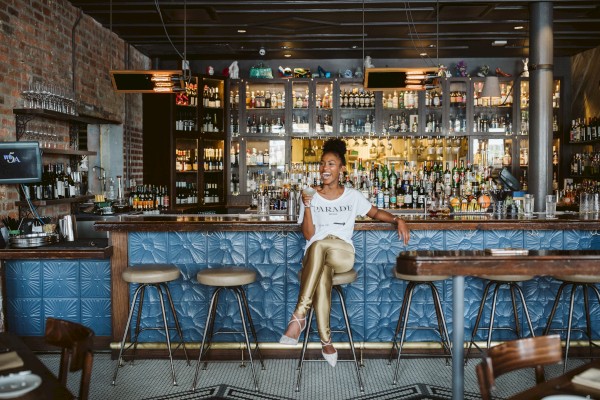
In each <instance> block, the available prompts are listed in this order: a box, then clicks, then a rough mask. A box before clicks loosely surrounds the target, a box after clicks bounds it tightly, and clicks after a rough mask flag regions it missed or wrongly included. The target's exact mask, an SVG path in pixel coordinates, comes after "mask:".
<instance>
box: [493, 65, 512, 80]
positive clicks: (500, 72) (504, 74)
mask: <svg viewBox="0 0 600 400" xmlns="http://www.w3.org/2000/svg"><path fill="white" fill-rule="evenodd" d="M496 75H497V76H503V77H505V78H508V77H510V76H512V74H509V73H508V72H504V71H502V70H501V69H500V67H498V68H496Z"/></svg>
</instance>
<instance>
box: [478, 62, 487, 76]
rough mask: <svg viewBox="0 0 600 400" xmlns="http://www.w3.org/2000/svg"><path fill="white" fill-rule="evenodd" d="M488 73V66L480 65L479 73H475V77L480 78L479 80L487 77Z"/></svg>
mask: <svg viewBox="0 0 600 400" xmlns="http://www.w3.org/2000/svg"><path fill="white" fill-rule="evenodd" d="M489 73H490V66H489V65H482V66H481V67H479V71H477V76H479V77H481V78H485V77H486V76H488V75H489Z"/></svg>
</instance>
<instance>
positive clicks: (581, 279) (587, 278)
mask: <svg viewBox="0 0 600 400" xmlns="http://www.w3.org/2000/svg"><path fill="white" fill-rule="evenodd" d="M555 278H556V279H560V280H561V281H566V282H573V283H599V282H600V276H598V275H564V276H555Z"/></svg>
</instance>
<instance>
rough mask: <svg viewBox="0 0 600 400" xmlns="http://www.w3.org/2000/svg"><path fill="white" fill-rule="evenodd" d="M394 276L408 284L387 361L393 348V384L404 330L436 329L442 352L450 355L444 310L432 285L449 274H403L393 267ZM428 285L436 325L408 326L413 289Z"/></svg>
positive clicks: (396, 373)
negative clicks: (395, 350) (434, 326)
mask: <svg viewBox="0 0 600 400" xmlns="http://www.w3.org/2000/svg"><path fill="white" fill-rule="evenodd" d="M394 276H395V277H396V278H397V279H401V280H404V281H408V285H407V286H406V291H405V292H404V298H403V299H402V306H401V307H400V315H399V316H398V324H397V325H396V330H395V331H394V338H393V339H392V348H391V350H390V356H389V363H390V364H391V362H392V357H393V354H394V349H397V350H398V356H397V358H396V368H395V371H394V381H393V384H394V385H395V384H396V383H397V381H398V370H399V368H400V356H401V355H402V346H403V345H404V339H405V338H406V330H407V328H410V329H428V330H433V331H436V332H437V333H438V334H439V335H440V340H441V343H442V348H443V349H444V352H445V353H446V352H447V354H449V355H450V356H452V347H451V345H450V336H449V335H448V328H447V326H446V318H445V317H444V311H443V310H442V303H441V302H440V295H439V293H438V291H437V288H436V287H435V285H434V282H439V281H443V280H446V279H448V278H449V276H443V275H438V276H436V275H432V276H417V275H404V274H401V273H398V272H397V271H396V269H395V268H394ZM423 285H426V286H429V288H430V289H431V295H432V297H433V305H434V308H435V315H436V319H437V324H438V327H437V329H436V328H432V327H409V326H408V316H409V313H410V305H411V303H412V297H413V293H414V291H415V289H416V288H417V287H419V286H423ZM401 328H402V334H401V335H400V346H398V341H397V338H398V333H400V329H401Z"/></svg>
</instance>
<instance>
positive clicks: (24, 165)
mask: <svg viewBox="0 0 600 400" xmlns="http://www.w3.org/2000/svg"><path fill="white" fill-rule="evenodd" d="M41 180H42V154H41V152H40V145H39V143H38V142H0V184H11V183H34V182H39V181H41Z"/></svg>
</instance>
